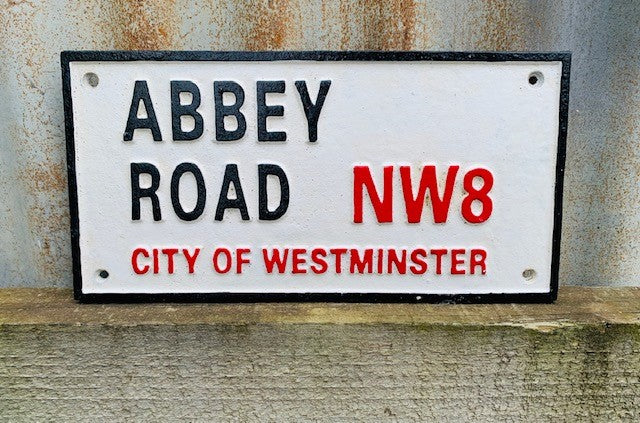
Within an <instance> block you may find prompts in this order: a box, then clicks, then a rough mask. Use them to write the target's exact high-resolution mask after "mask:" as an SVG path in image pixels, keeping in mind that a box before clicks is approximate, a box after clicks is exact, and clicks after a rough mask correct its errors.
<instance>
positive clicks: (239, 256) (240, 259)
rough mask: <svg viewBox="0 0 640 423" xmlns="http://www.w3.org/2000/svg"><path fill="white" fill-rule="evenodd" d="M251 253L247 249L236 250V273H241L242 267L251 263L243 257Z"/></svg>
mask: <svg viewBox="0 0 640 423" xmlns="http://www.w3.org/2000/svg"><path fill="white" fill-rule="evenodd" d="M250 252H251V249H249V248H238V249H236V273H242V266H243V265H245V264H249V263H251V260H250V259H248V258H245V257H243V255H244V254H248V253H250Z"/></svg>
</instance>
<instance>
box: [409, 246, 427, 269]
mask: <svg viewBox="0 0 640 423" xmlns="http://www.w3.org/2000/svg"><path fill="white" fill-rule="evenodd" d="M420 257H423V258H424V259H426V258H427V250H425V249H424V248H417V249H415V250H413V251H412V252H411V262H412V263H413V265H411V266H409V270H411V273H413V274H414V275H422V274H423V273H425V272H426V271H427V269H428V265H427V261H426V260H424V259H423V258H420Z"/></svg>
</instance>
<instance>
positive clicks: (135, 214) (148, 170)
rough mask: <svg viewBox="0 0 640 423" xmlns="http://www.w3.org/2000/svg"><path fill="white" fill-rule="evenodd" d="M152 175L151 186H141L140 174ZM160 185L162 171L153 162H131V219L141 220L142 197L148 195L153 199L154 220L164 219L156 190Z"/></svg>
mask: <svg viewBox="0 0 640 423" xmlns="http://www.w3.org/2000/svg"><path fill="white" fill-rule="evenodd" d="M142 173H145V174H147V175H151V186H150V187H149V188H140V174H142ZM159 186H160V172H158V168H157V167H155V166H154V165H152V164H151V163H131V220H140V199H141V198H143V197H148V198H150V199H151V207H152V209H153V220H155V221H156V222H157V221H158V220H161V219H162V215H161V213H160V200H159V199H158V194H156V191H157V190H158V187H159Z"/></svg>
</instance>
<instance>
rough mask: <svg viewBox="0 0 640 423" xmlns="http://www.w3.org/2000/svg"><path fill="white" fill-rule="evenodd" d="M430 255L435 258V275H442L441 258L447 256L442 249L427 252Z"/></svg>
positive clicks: (445, 251)
mask: <svg viewBox="0 0 640 423" xmlns="http://www.w3.org/2000/svg"><path fill="white" fill-rule="evenodd" d="M429 252H430V253H431V255H433V256H436V275H441V274H442V256H443V255H445V254H447V250H445V249H444V248H441V249H435V250H431V251H429Z"/></svg>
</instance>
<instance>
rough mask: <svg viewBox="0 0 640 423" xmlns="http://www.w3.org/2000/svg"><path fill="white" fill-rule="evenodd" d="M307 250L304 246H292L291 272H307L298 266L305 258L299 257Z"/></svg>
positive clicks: (304, 261)
mask: <svg viewBox="0 0 640 423" xmlns="http://www.w3.org/2000/svg"><path fill="white" fill-rule="evenodd" d="M306 253H307V250H305V249H304V248H294V249H293V251H292V261H293V270H292V271H291V273H294V274H297V273H307V269H304V268H301V267H300V266H301V265H303V264H305V263H306V262H307V260H306V259H305V258H304V257H300V255H301V254H306Z"/></svg>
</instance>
